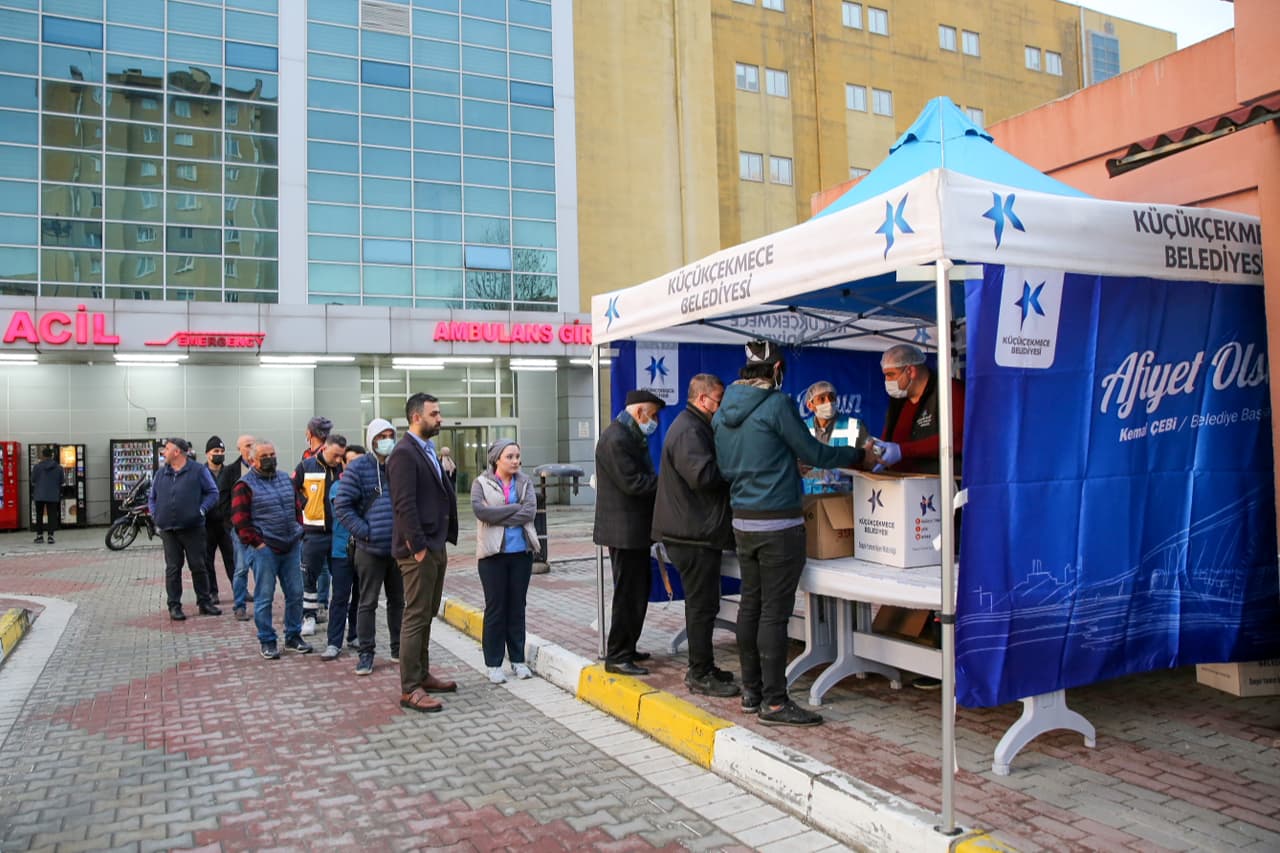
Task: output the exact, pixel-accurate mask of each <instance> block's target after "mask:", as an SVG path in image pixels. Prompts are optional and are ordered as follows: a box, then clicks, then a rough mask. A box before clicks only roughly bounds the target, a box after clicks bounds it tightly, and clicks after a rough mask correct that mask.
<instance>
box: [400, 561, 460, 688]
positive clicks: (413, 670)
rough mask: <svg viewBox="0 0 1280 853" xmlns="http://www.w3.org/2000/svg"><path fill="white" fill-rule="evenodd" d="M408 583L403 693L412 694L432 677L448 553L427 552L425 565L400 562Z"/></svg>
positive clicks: (403, 635)
mask: <svg viewBox="0 0 1280 853" xmlns="http://www.w3.org/2000/svg"><path fill="white" fill-rule="evenodd" d="M396 564H397V565H398V566H399V567H400V576H401V577H402V578H403V579H404V622H403V623H402V624H401V625H400V692H401V693H412V692H413V691H415V690H417V689H418V688H419V687H420V686H422V682H423V681H425V680H426V678H427V676H428V675H430V674H431V620H432V619H434V618H435V616H436V613H438V612H439V611H440V597H441V596H442V595H443V594H444V570H445V567H446V566H447V565H448V564H449V558H448V556H447V555H446V553H445V549H444V548H441V549H440V550H439V551H432V550H430V549H428V550H427V553H426V554H425V555H424V556H423V558H422V560H421V561H418V560H415V559H413V557H408V558H407V559H404V560H396Z"/></svg>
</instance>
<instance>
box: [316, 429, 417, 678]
mask: <svg viewBox="0 0 1280 853" xmlns="http://www.w3.org/2000/svg"><path fill="white" fill-rule="evenodd" d="M365 439H366V441H367V443H368V447H369V452H368V453H366V454H365V455H364V456H361V457H359V458H358V459H355V460H353V461H352V462H351V464H350V465H348V466H347V469H346V471H344V472H343V474H342V479H341V480H339V481H338V488H337V491H336V493H335V494H334V496H333V511H334V514H336V515H337V516H338V521H340V522H341V523H342V525H343V526H344V527H346V528H347V530H349V531H351V544H350V547H351V548H354V549H355V554H354V557H353V563H354V565H355V573H356V577H358V578H359V590H360V600H359V602H358V603H357V605H356V607H357V610H356V643H357V644H358V649H359V657H358V658H357V659H356V675H370V674H372V673H373V653H374V650H375V644H374V640H375V630H376V627H377V626H376V621H377V617H378V594H379V592H381V591H382V588H383V587H384V586H385V587H386V591H387V633H388V634H390V635H391V659H392V660H395V659H397V658H398V657H399V656H400V622H401V619H402V617H403V615H404V583H403V581H402V580H401V577H400V569H399V568H398V567H397V566H396V560H395V557H393V556H391V527H392V520H393V518H392V513H391V489H390V487H389V482H388V480H387V457H388V456H390V455H391V451H392V450H394V449H395V446H396V430H395V427H393V426H392V425H391V421H388V420H384V419H383V418H374V419H373V420H372V421H370V422H369V427H368V428H367V429H366V430H365ZM337 587H338V578H334V594H335V597H336V595H337ZM336 622H337V620H336V619H333V620H330V622H329V645H328V647H327V648H326V649H325V651H324V654H322V655H321V657H322V658H323V659H324V660H333V659H334V658H336V657H337V656H338V650H339V649H341V648H342V625H341V624H335V623H336Z"/></svg>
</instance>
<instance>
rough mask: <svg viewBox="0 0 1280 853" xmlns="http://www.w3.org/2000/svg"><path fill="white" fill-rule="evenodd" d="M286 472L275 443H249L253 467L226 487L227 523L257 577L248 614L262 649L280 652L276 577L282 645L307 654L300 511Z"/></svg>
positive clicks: (272, 654)
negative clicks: (274, 620)
mask: <svg viewBox="0 0 1280 853" xmlns="http://www.w3.org/2000/svg"><path fill="white" fill-rule="evenodd" d="M296 494H297V493H296V492H295V491H294V488H293V482H292V481H291V480H290V479H289V475H288V474H285V473H284V472H282V471H280V470H279V469H278V468H277V459H276V447H275V445H274V444H272V443H271V442H269V441H259V442H258V443H257V444H255V445H254V448H253V467H252V468H250V469H249V471H247V472H246V473H245V475H244V476H243V477H242V478H241V479H240V481H239V482H238V483H236V484H235V487H234V488H233V489H232V490H231V523H232V524H233V525H234V526H235V529H236V535H237V536H239V537H240V541H241V542H242V543H243V544H244V546H245V548H246V549H247V551H248V554H249V560H250V562H251V563H252V567H253V574H254V577H255V579H256V586H255V587H254V595H253V620H254V623H255V624H256V625H257V628H258V642H259V643H260V644H261V654H262V656H263V657H264V658H265V659H267V660H275V659H277V658H279V657H280V650H279V648H278V647H277V645H276V630H275V627H274V626H273V625H272V619H271V601H272V599H274V598H275V595H276V578H277V577H278V578H279V579H280V586H281V588H282V589H283V590H284V647H285V648H286V649H289V650H290V651H294V652H297V653H299V654H304V655H305V654H310V653H311V651H312V648H311V646H310V645H309V644H308V643H307V641H306V640H304V639H302V568H301V563H300V556H301V550H302V548H301V542H302V513H301V511H300V508H299V506H298V501H297V498H296Z"/></svg>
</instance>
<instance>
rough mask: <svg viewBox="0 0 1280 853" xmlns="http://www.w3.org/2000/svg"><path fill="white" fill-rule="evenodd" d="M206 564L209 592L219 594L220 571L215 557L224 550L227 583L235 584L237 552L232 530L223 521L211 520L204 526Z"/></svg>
mask: <svg viewBox="0 0 1280 853" xmlns="http://www.w3.org/2000/svg"><path fill="white" fill-rule="evenodd" d="M204 540H205V546H204V565H205V569H207V570H208V572H209V592H210V593H212V594H213V595H215V596H216V595H217V594H218V571H217V569H215V568H214V557H215V556H216V555H217V554H218V552H219V551H221V552H222V568H223V570H224V571H225V572H226V573H227V584H228V585H229V586H231V585H234V583H235V577H236V552H235V548H234V547H233V546H232V544H231V531H230V530H228V529H227V528H226V527H225V526H224V525H223V523H222V522H221V521H210V522H207V523H206V524H205V526H204Z"/></svg>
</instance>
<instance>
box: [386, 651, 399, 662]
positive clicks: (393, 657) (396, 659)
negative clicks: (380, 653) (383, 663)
mask: <svg viewBox="0 0 1280 853" xmlns="http://www.w3.org/2000/svg"><path fill="white" fill-rule="evenodd" d="M388 659H389V660H390V661H391V662H392V663H400V650H399V649H392V650H391V654H390V655H389V657H388Z"/></svg>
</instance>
